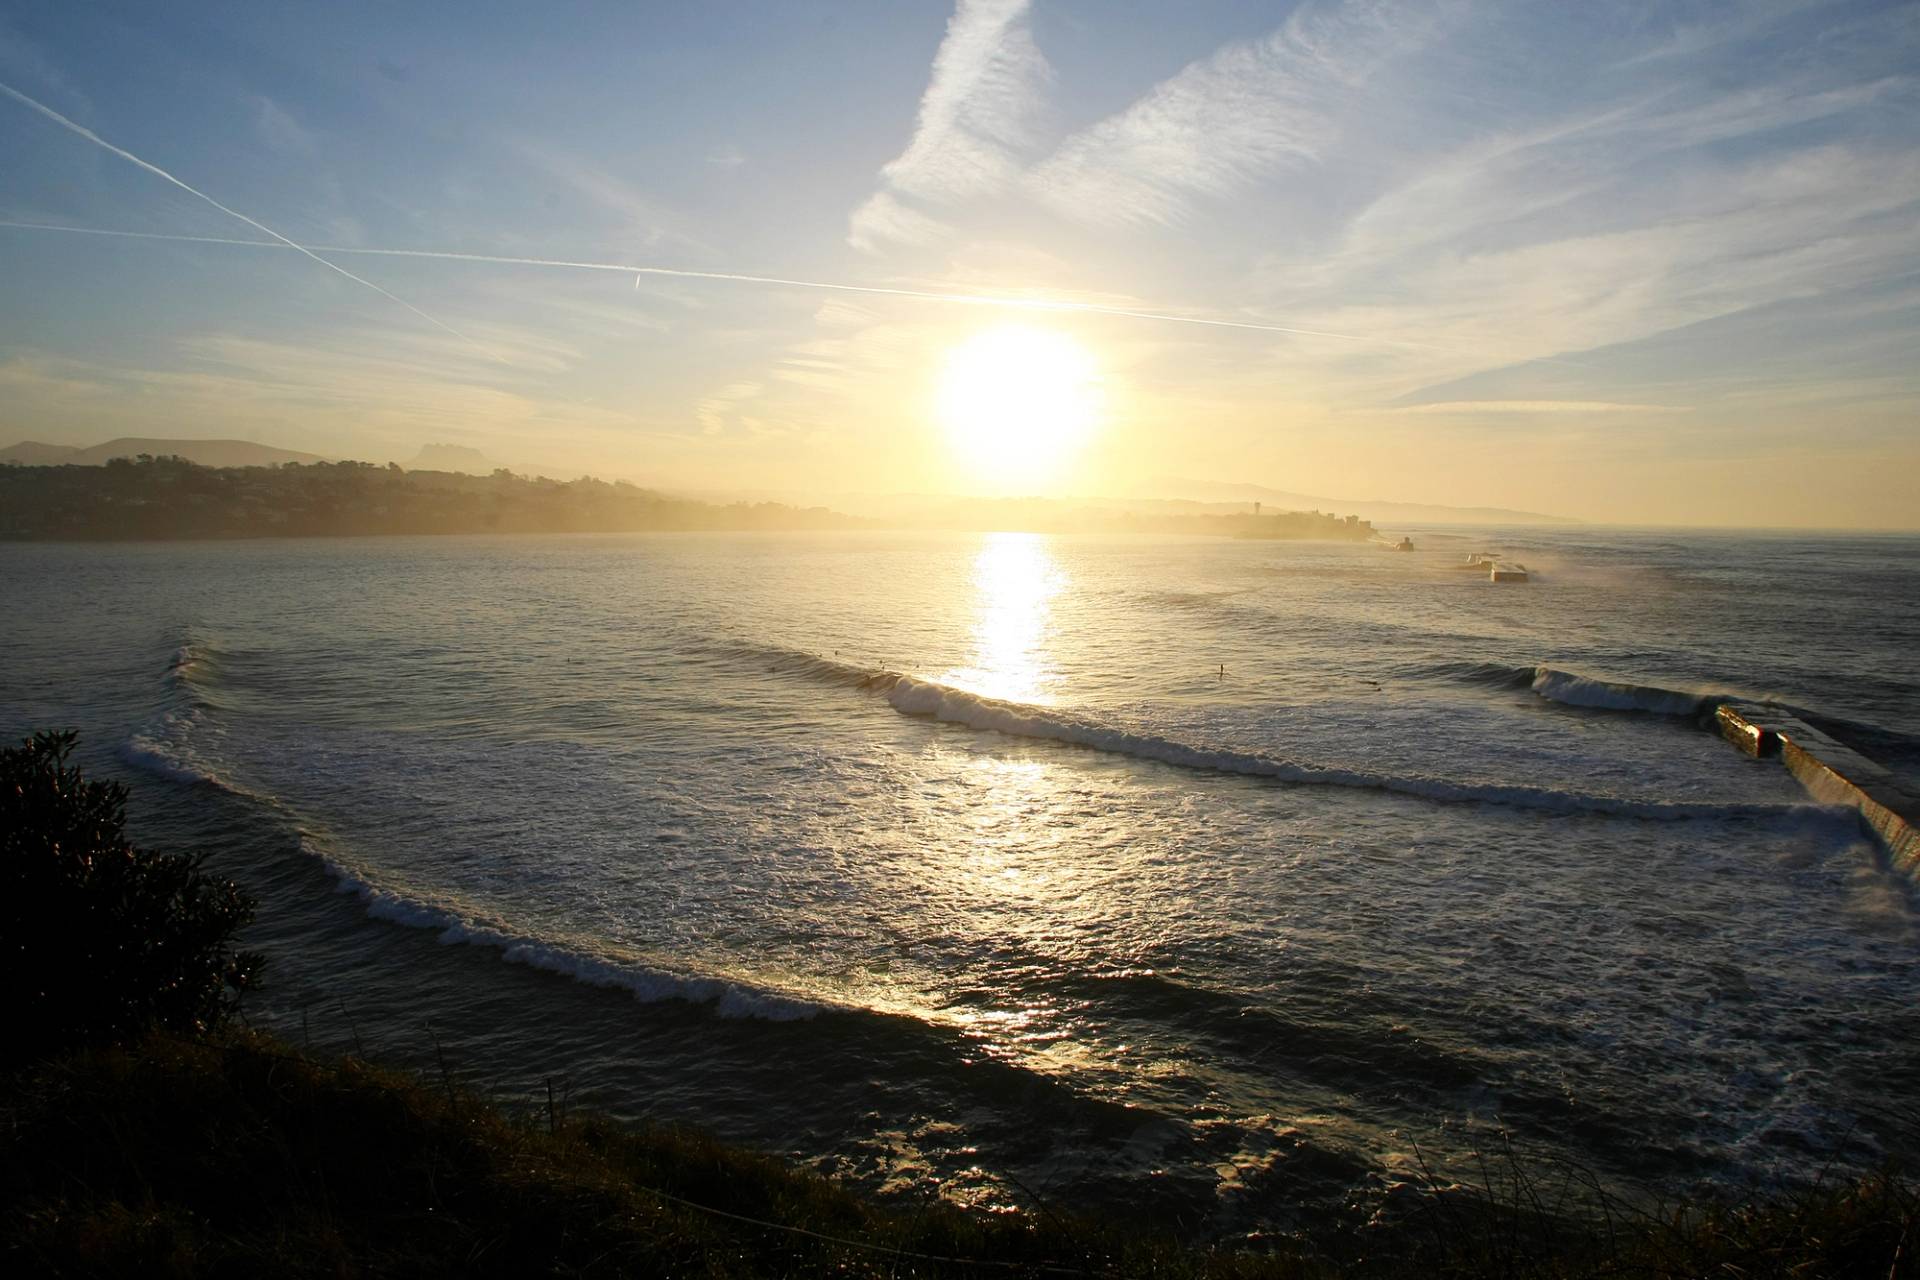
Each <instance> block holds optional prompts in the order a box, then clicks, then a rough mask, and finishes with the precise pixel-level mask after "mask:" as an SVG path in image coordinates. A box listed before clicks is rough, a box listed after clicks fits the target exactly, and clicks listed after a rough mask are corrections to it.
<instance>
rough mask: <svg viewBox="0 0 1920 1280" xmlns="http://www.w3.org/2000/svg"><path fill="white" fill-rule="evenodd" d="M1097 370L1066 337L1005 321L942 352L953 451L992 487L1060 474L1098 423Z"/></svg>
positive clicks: (944, 420)
mask: <svg viewBox="0 0 1920 1280" xmlns="http://www.w3.org/2000/svg"><path fill="white" fill-rule="evenodd" d="M1101 407H1102V406H1101V393H1100V369H1099V366H1098V364H1096V363H1095V361H1094V358H1093V356H1092V355H1091V354H1090V353H1089V352H1088V351H1087V349H1086V348H1085V347H1083V346H1081V345H1080V344H1079V343H1078V342H1076V341H1075V340H1074V339H1072V338H1071V337H1068V336H1067V335H1066V334H1064V333H1059V332H1057V331H1055V330H1051V329H1034V328H1028V327H1026V326H1023V325H1006V326H1002V327H1000V328H997V329H988V330H986V331H985V332H983V333H977V334H975V335H974V336H973V337H971V338H968V339H967V340H966V341H965V342H962V343H961V344H960V345H959V346H957V347H955V348H953V350H952V351H950V352H948V353H947V360H946V367H945V369H944V370H943V371H942V374H941V379H940V391H939V414H940V421H941V424H942V425H943V426H944V427H945V428H946V432H947V437H948V440H949V441H950V443H951V445H952V448H953V452H954V453H955V455H956V456H957V457H958V458H959V459H960V461H961V462H962V463H963V464H965V465H966V467H967V468H968V469H969V470H970V471H972V472H973V474H974V477H975V478H976V479H978V480H982V481H986V482H988V483H990V484H992V485H993V486H995V487H996V488H1003V489H1004V488H1015V487H1019V486H1023V485H1027V486H1031V485H1039V484H1043V483H1045V482H1047V481H1051V480H1054V479H1057V478H1058V477H1059V475H1060V473H1061V471H1062V470H1063V469H1064V468H1065V466H1066V464H1067V463H1068V462H1070V461H1071V460H1072V458H1073V456H1074V454H1075V453H1076V452H1077V451H1078V450H1079V448H1080V446H1081V444H1082V443H1083V442H1084V441H1085V440H1086V437H1087V435H1088V434H1089V433H1090V432H1091V431H1092V430H1093V428H1094V427H1095V426H1096V425H1097V424H1098V421H1099V418H1100V413H1101Z"/></svg>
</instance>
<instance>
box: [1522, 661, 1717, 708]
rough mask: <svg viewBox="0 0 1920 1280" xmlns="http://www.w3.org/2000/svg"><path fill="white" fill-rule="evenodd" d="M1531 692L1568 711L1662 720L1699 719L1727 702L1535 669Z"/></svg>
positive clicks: (1703, 695)
mask: <svg viewBox="0 0 1920 1280" xmlns="http://www.w3.org/2000/svg"><path fill="white" fill-rule="evenodd" d="M1532 688H1533V691H1534V692H1535V693H1537V694H1539V695H1540V696H1541V697H1543V698H1546V699H1548V700H1550V701H1553V702H1562V703H1565V704H1566V705H1567V706H1570V707H1594V708H1599V709H1603V710H1607V711H1650V712H1653V713H1654V714H1656V715H1663V716H1691V715H1698V714H1699V713H1700V712H1701V711H1704V710H1706V709H1707V708H1708V707H1710V706H1713V705H1715V704H1716V703H1720V702H1725V701H1726V700H1727V695H1725V694H1715V693H1687V692H1684V691H1682V690H1679V689H1663V688H1661V687H1659V686H1658V685H1646V684H1625V683H1621V682H1618V681H1613V680H1598V679H1595V678H1593V677H1591V676H1583V675H1576V674H1574V673H1573V672H1571V671H1559V670H1556V669H1555V668H1553V667H1536V668H1535V669H1534V674H1533V682H1532Z"/></svg>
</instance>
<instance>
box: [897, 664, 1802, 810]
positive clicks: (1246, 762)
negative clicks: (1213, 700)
mask: <svg viewBox="0 0 1920 1280" xmlns="http://www.w3.org/2000/svg"><path fill="white" fill-rule="evenodd" d="M866 683H867V686H868V687H871V688H875V689H882V690H884V691H885V694H886V697H887V701H888V702H890V703H891V704H892V705H893V707H894V709H895V710H897V711H900V712H902V713H903V714H906V715H915V716H929V717H931V718H933V719H936V720H945V721H949V722H952V723H955V724H964V725H967V726H968V727H970V728H974V729H985V730H992V731H994V732H998V733H1005V734H1010V735H1013V736H1017V737H1023V738H1043V739H1049V740H1051V741H1055V742H1065V743H1070V744H1072V745H1074V746H1081V747H1090V748H1092V749H1094V750H1096V751H1107V752H1113V753H1115V754H1118V755H1127V756H1133V757H1136V758H1138V759H1142V760H1156V761H1159V762H1161V763H1163V764H1171V765H1178V766H1180V767H1182V768H1189V769H1204V770H1208V771H1210V772H1215V773H1233V774H1243V775H1248V776H1252V777H1262V778H1272V779H1275V780H1276V781H1280V782H1291V783H1301V784H1307V785H1315V786H1335V787H1353V788H1359V789H1363V790H1370V791H1387V792H1393V793H1396V794H1400V795H1409V796H1419V797H1421V798H1423V799H1427V800H1437V801H1442V802H1449V803H1470V804H1500V805H1509V806H1512V807H1515V808H1522V809H1543V810H1547V811H1550V812H1555V813H1597V814H1607V815H1612V816H1616V817H1629V818H1645V819H1649V820H1654V821H1672V820H1681V819H1692V818H1711V819H1728V818H1748V817H1764V818H1778V817H1782V816H1787V815H1792V814H1796V813H1819V814H1825V813H1826V812H1827V810H1826V808H1825V807H1824V806H1820V805H1802V804H1785V805H1783V804H1725V803H1718V802H1713V801H1691V800H1628V799H1624V798H1621V797H1617V796H1608V795H1596V794H1587V793H1581V792H1576V791H1565V790H1561V789H1558V788H1554V787H1534V786H1526V785H1524V784H1503V783H1474V782H1455V781H1452V780H1450V779H1446V778H1435V777H1423V776H1420V775H1416V774H1388V773H1373V772H1369V771H1367V770H1363V769H1347V768H1338V767H1332V766H1326V765H1315V764H1302V763H1298V762H1295V761H1291V760H1284V759H1281V758H1279V757H1275V756H1267V755H1258V754H1254V753H1251V752H1245V751H1236V750H1232V749H1228V748H1220V747H1206V746H1200V745H1196V744H1193V743H1186V742H1179V741H1176V740H1173V739H1170V738H1162V737H1158V736H1156V735H1154V734H1148V733H1137V732H1134V731H1132V730H1128V729H1122V728H1118V727H1115V726H1112V725H1108V724H1105V723H1102V722H1100V721H1098V720H1094V719H1091V718H1089V717H1084V716H1080V715H1076V714H1073V713H1071V712H1062V711H1056V710H1054V709H1052V708H1047V707H1035V706H1028V705H1025V704H1021V703H1013V702H1001V701H999V700H997V699H993V698H985V697H981V696H980V695H978V694H973V693H968V692H966V691H965V690H962V689H955V688H952V687H950V686H948V685H943V684H939V683H937V682H935V681H930V680H921V679H918V678H916V677H913V676H900V675H889V674H880V675H874V676H870V677H869V678H868V680H867V682H866Z"/></svg>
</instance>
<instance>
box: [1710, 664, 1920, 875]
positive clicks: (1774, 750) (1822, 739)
mask: <svg viewBox="0 0 1920 1280" xmlns="http://www.w3.org/2000/svg"><path fill="white" fill-rule="evenodd" d="M1714 719H1715V722H1716V723H1717V724H1718V726H1719V729H1720V733H1721V734H1722V736H1724V737H1725V738H1726V739H1727V740H1728V741H1729V742H1731V743H1733V744H1734V745H1735V746H1737V747H1739V748H1740V749H1741V750H1742V751H1745V752H1746V753H1747V754H1749V755H1752V756H1759V757H1778V758H1779V760H1780V762H1781V763H1782V764H1784V765H1785V766H1786V768H1787V771H1788V772H1789V773H1791V774H1792V775H1793V776H1794V777H1795V778H1797V779H1798V780H1799V781H1800V784H1801V785H1802V786H1804V787H1805V788H1806V789H1807V791H1808V793H1809V794H1811V795H1812V796H1813V798H1814V799H1816V800H1819V801H1820V802H1822V803H1823V804H1837V805H1846V806H1847V807H1848V808H1851V809H1853V810H1854V811H1856V812H1857V813H1859V815H1860V817H1861V820H1862V821H1863V822H1865V823H1866V825H1867V827H1868V828H1869V829H1871V830H1872V832H1873V833H1874V835H1875V836H1877V837H1878V838H1879V840H1880V842H1881V843H1882V844H1883V845H1885V846H1886V850H1887V856H1888V857H1889V859H1890V860H1891V861H1892V863H1893V865H1894V867H1895V869H1897V870H1899V871H1902V872H1905V873H1906V874H1907V875H1909V876H1920V829H1917V828H1920V795H1915V794H1914V793H1913V792H1912V791H1910V790H1908V789H1907V788H1906V787H1905V786H1903V785H1902V784H1901V782H1900V781H1899V779H1897V778H1895V777H1894V776H1893V774H1892V773H1891V772H1889V771H1888V770H1887V769H1885V768H1884V767H1882V766H1881V765H1879V764H1877V763H1875V762H1874V761H1872V760H1869V759H1867V758H1866V757H1865V756H1863V755H1861V754H1860V753H1859V752H1857V751H1855V750H1853V748H1851V747H1849V746H1847V745H1846V744H1844V743H1842V742H1839V741H1837V740H1835V739H1834V738H1833V737H1832V736H1830V735H1828V734H1825V733H1822V732H1821V731H1820V730H1818V729H1816V728H1814V727H1813V726H1812V725H1810V724H1807V723H1806V722H1805V721H1804V720H1802V719H1800V718H1799V717H1798V716H1796V715H1794V714H1793V713H1791V712H1789V711H1785V710H1782V709H1781V708H1779V707H1774V706H1768V705H1766V704H1764V703H1755V702H1723V703H1721V704H1720V705H1719V707H1718V708H1716V709H1715V711H1714Z"/></svg>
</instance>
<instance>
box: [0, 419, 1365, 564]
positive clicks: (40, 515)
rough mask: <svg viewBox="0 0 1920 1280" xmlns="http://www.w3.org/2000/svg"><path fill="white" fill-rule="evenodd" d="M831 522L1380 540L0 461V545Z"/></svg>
mask: <svg viewBox="0 0 1920 1280" xmlns="http://www.w3.org/2000/svg"><path fill="white" fill-rule="evenodd" d="M120 443H121V442H118V441H115V442H111V443H110V444H109V445H103V446H98V447H97V448H96V449H93V450H82V451H77V452H79V453H84V454H92V453H95V452H97V451H98V450H100V449H107V448H110V447H112V446H113V445H118V444H120ZM127 443H133V444H141V443H146V442H145V441H129V442H127ZM194 443H196V444H199V445H201V446H203V447H202V448H201V449H200V450H199V452H200V453H201V454H202V456H226V455H227V454H228V453H229V452H231V450H230V448H229V446H234V447H240V448H246V449H258V450H265V451H267V452H272V453H279V452H284V451H279V450H266V446H261V445H248V444H247V443H246V442H243V441H200V442H194ZM19 452H21V450H20V449H18V448H16V449H14V450H9V451H8V453H10V454H15V455H17V454H18V453H19ZM833 529H920V530H950V531H969V532H972V531H982V532H984V531H994V530H1004V531H1009V532H1031V533H1091V534H1109V533H1119V534H1127V533H1135V534H1178V535H1197V536H1204V537H1222V538H1262V539H1287V540H1323V541H1339V542H1368V541H1373V540H1376V539H1377V538H1378V537H1379V535H1378V533H1377V532H1376V531H1375V529H1374V527H1373V525H1372V524H1370V523H1368V522H1367V521H1365V520H1362V519H1360V518H1359V517H1358V516H1355V515H1345V516H1341V515H1335V514H1331V513H1328V512H1321V511H1265V510H1262V508H1261V505H1260V504H1258V503H1252V504H1248V506H1247V507H1245V508H1241V509H1238V510H1234V511H1228V512H1222V511H1218V510H1215V511H1196V510H1193V509H1191V508H1184V509H1183V508H1182V506H1181V505H1180V504H1171V503H1169V504H1146V508H1145V509H1140V508H1137V507H1136V508H1134V509H1124V508H1113V507H1108V506H1102V505H1099V504H1084V503H1076V502H1072V501H1062V500H1056V499H1046V498H1012V499H981V498H955V499H945V500H937V501H930V502H928V503H925V504H923V505H920V506H917V507H915V508H914V509H912V510H901V511H897V512H895V513H894V514H893V515H892V516H891V517H890V518H877V519H876V518H872V517H864V516H855V515H847V514H844V513H842V512H838V511H833V510H830V509H828V508H825V507H801V506H795V505H790V504H786V503H777V502H732V503H724V504H723V503H715V502H703V501H699V500H697V499H693V498H683V497H675V496H671V495H668V494H664V493H660V492H658V491H656V490H652V489H645V488H642V487H640V486H638V485H635V484H632V483H629V482H627V481H625V480H616V481H612V482H608V481H605V480H598V479H595V478H593V477H591V476H583V477H581V478H579V479H577V480H566V481H562V480H553V479H549V478H547V477H544V476H525V475H516V474H515V473H513V472H511V471H508V470H506V469H504V468H501V469H497V470H495V471H494V472H492V473H491V474H489V475H470V474H467V473H464V472H460V471H438V470H418V469H415V470H409V469H407V468H404V467H402V466H400V465H399V464H398V463H391V462H390V463H388V464H386V465H385V466H376V465H374V464H373V463H370V462H325V461H311V462H302V461H282V462H277V463H265V464H253V465H240V466H206V465H202V464H200V463H198V462H194V461H190V460H188V459H186V458H183V457H178V456H173V455H155V454H152V453H146V452H142V453H140V454H138V455H136V456H134V457H125V456H114V457H109V458H106V459H103V460H102V461H101V462H100V463H92V462H90V461H89V462H74V461H59V462H51V463H34V462H22V461H19V460H9V459H6V458H0V540H7V541H48V540H76V541H103V540H118V539H132V540H141V539H177V538H260V537H340V536H356V535H377V534H450V533H630V532H645V531H653V530H658V531H698V530H710V531H722V530H765V531H798V530H833Z"/></svg>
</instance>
